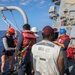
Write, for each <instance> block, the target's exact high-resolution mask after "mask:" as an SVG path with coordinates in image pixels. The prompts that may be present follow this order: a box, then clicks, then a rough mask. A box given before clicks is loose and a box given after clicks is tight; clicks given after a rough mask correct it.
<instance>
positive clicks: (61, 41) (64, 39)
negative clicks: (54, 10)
mask: <svg viewBox="0 0 75 75" xmlns="http://www.w3.org/2000/svg"><path fill="white" fill-rule="evenodd" d="M59 33H60V36H59V37H58V38H57V40H56V41H55V43H56V44H58V45H60V46H61V47H62V50H63V54H64V66H65V73H66V74H67V75H69V69H68V59H67V47H68V45H69V42H70V37H69V36H68V35H67V34H66V29H64V28H62V29H60V32H59Z"/></svg>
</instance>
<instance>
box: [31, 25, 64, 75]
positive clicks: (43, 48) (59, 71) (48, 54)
mask: <svg viewBox="0 0 75 75" xmlns="http://www.w3.org/2000/svg"><path fill="white" fill-rule="evenodd" d="M53 34H54V30H53V28H51V27H50V26H45V27H44V28H43V30H42V36H43V40H42V41H40V42H38V43H36V44H34V45H33V46H32V54H33V68H34V75H64V72H63V67H64V65H63V63H64V61H63V60H64V59H63V52H62V50H61V46H58V45H56V44H54V43H53V42H52V41H51V40H52V38H53Z"/></svg>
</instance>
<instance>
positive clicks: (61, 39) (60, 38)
mask: <svg viewBox="0 0 75 75" xmlns="http://www.w3.org/2000/svg"><path fill="white" fill-rule="evenodd" d="M67 38H69V36H68V35H63V36H60V37H59V38H58V39H57V40H56V41H57V42H60V43H62V44H63V43H64V42H65V40H66V39H67ZM69 39H70V38H69Z"/></svg>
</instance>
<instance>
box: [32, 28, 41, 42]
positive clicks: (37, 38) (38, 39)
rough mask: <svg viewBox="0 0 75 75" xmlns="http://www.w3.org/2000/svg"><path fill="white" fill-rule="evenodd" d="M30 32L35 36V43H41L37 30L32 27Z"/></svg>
mask: <svg viewBox="0 0 75 75" xmlns="http://www.w3.org/2000/svg"><path fill="white" fill-rule="evenodd" d="M31 31H32V32H34V35H35V36H36V42H39V41H41V37H40V36H39V35H38V28H37V27H32V28H31Z"/></svg>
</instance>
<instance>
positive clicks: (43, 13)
mask: <svg viewBox="0 0 75 75" xmlns="http://www.w3.org/2000/svg"><path fill="white" fill-rule="evenodd" d="M52 5H54V3H52V1H51V0H0V7H2V6H18V7H20V8H21V9H22V10H23V11H24V12H25V13H26V15H27V17H28V23H29V24H30V25H31V28H32V27H37V28H38V30H42V28H43V27H44V26H46V25H52V20H51V19H50V18H49V12H48V11H49V8H50V6H52ZM12 12H13V15H14V16H12V14H11V12H10V11H3V14H4V16H5V17H6V20H7V19H8V20H10V21H11V22H12V24H13V25H15V26H16V25H17V26H18V28H19V29H20V30H21V29H22V26H23V25H24V21H23V17H22V15H21V14H20V13H19V12H18V11H12ZM0 13H1V12H0ZM13 17H14V18H13ZM14 19H15V20H14ZM7 23H8V24H10V23H9V22H8V21H7ZM13 25H12V27H14V26H13ZM17 26H16V27H17ZM16 27H14V28H16ZM7 28H8V25H7V24H6V23H5V22H4V21H3V19H2V15H1V14H0V30H6V29H7Z"/></svg>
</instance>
